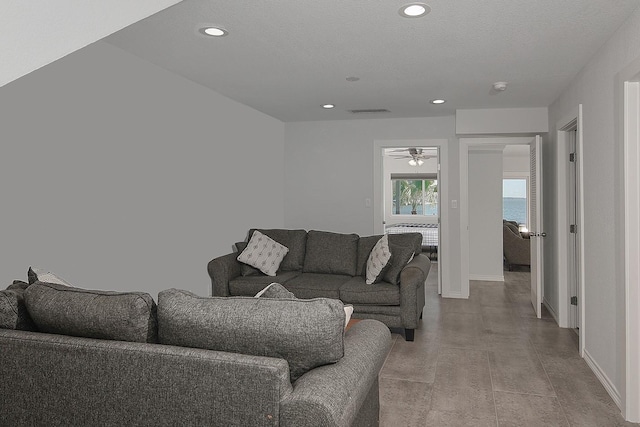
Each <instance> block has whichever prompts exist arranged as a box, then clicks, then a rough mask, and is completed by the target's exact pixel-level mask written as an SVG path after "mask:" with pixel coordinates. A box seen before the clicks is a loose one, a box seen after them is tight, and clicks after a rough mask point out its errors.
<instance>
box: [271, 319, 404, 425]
mask: <svg viewBox="0 0 640 427" xmlns="http://www.w3.org/2000/svg"><path fill="white" fill-rule="evenodd" d="M390 348H391V333H390V332H389V328H388V327H386V326H385V325H384V324H383V323H381V322H378V321H377V320H362V321H360V322H358V323H357V324H355V325H354V326H353V327H351V328H350V329H349V330H348V331H347V332H346V333H345V336H344V357H343V358H342V359H340V361H338V362H337V363H335V364H332V365H325V366H321V367H318V368H315V369H312V370H311V371H309V372H307V373H306V374H304V375H303V376H302V377H300V378H299V379H298V380H297V381H296V382H295V383H294V385H293V392H292V393H291V394H290V395H288V396H287V397H286V398H285V399H284V400H283V401H282V402H281V403H280V426H282V427H294V426H295V427H306V426H308V427H314V426H323V427H338V426H350V425H372V426H373V425H377V423H378V411H379V402H378V373H379V372H380V369H382V365H383V363H384V361H385V359H386V357H387V354H388V353H389V350H390ZM374 387H375V390H372V388H374Z"/></svg>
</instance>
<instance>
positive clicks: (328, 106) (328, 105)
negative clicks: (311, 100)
mask: <svg viewBox="0 0 640 427" xmlns="http://www.w3.org/2000/svg"><path fill="white" fill-rule="evenodd" d="M333 107H335V105H333V104H324V105H323V106H322V108H324V109H325V110H330V109H332V108H333Z"/></svg>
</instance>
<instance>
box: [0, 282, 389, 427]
mask: <svg viewBox="0 0 640 427" xmlns="http://www.w3.org/2000/svg"><path fill="white" fill-rule="evenodd" d="M25 307H26V309H25ZM27 317H32V319H31V318H27ZM0 326H1V327H2V328H1V329H0V378H1V379H2V380H1V381H0V425H11V426H32V425H50V426H56V425H57V426H68V425H86V426H96V425H100V426H122V425H153V426H163V425H166V426H169V425H207V426H225V427H226V426H290V427H304V426H309V427H312V426H335V427H338V426H377V425H378V412H379V402H378V372H379V370H380V369H381V367H382V364H383V362H384V359H385V357H386V355H387V353H388V351H389V348H390V343H391V338H390V333H389V330H388V328H387V327H386V326H385V325H383V324H382V323H380V322H376V321H363V322H359V323H358V324H356V325H354V326H353V327H352V328H350V329H349V330H348V331H346V332H344V326H345V317H344V309H343V306H342V303H340V302H339V301H335V300H329V299H315V300H307V301H294V300H282V299H269V298H203V297H198V296H196V295H193V294H191V293H189V292H186V291H180V290H176V289H170V290H167V291H162V292H160V294H159V296H158V304H157V306H156V304H155V302H154V301H153V299H152V298H151V297H150V296H149V295H148V294H144V293H134V292H132V293H113V292H101V291H87V290H80V289H77V288H69V287H65V286H59V285H53V284H47V283H40V282H35V283H34V284H32V285H30V286H28V287H27V286H25V287H24V289H12V290H9V291H0ZM20 328H23V329H24V328H27V329H39V331H28V330H21V329H20ZM72 335H74V336H72ZM159 343H162V344H159ZM318 345H320V346H323V348H320V347H318ZM222 348H226V351H223V350H221V349H222ZM240 350H242V351H240ZM265 352H266V353H269V352H281V353H282V357H275V356H273V355H272V356H264V355H260V354H265Z"/></svg>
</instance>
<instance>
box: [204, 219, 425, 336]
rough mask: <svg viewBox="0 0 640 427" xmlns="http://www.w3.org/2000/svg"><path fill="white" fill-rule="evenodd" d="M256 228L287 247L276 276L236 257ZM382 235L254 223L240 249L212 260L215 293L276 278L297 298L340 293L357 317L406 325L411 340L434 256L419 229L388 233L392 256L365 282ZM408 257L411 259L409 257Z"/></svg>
mask: <svg viewBox="0 0 640 427" xmlns="http://www.w3.org/2000/svg"><path fill="white" fill-rule="evenodd" d="M255 231H258V232H260V233H262V234H264V235H266V236H268V237H269V238H271V239H273V240H274V241H276V242H278V243H280V244H281V245H283V246H284V247H286V248H287V250H288V252H287V253H286V256H284V259H283V260H282V262H281V264H280V265H279V268H278V270H277V272H276V274H275V276H268V275H265V274H263V273H261V272H260V271H258V270H256V269H255V268H251V267H250V266H248V265H246V264H245V263H242V262H240V261H238V259H237V258H238V255H239V253H241V252H242V251H243V250H244V249H245V248H246V246H247V243H248V241H250V238H251V237H252V236H253V234H254V232H255ZM381 237H382V236H380V235H377V236H367V237H359V236H358V235H357V234H341V233H330V232H325V231H315V230H311V231H308V232H307V231H305V230H287V229H268V230H267V229H258V230H255V229H252V230H249V232H248V234H247V238H246V239H245V241H243V242H238V243H236V252H233V253H231V254H228V255H224V256H221V257H218V258H215V259H213V260H211V261H210V262H209V264H208V272H209V276H210V277H211V283H212V294H213V295H216V296H253V295H255V294H256V293H257V292H259V291H260V290H261V289H262V288H264V287H265V286H266V285H268V284H269V283H272V282H276V283H280V284H282V285H283V286H284V287H285V288H287V289H288V290H289V291H291V292H292V293H293V294H294V295H295V296H296V297H297V298H318V297H325V298H336V299H340V300H341V301H342V302H344V303H345V304H351V305H353V307H354V312H353V317H354V318H357V319H376V320H379V321H381V322H383V323H384V324H385V325H387V326H388V327H390V328H403V329H404V330H405V339H406V340H407V341H413V339H414V330H415V328H417V326H418V321H419V319H420V318H421V317H422V310H423V308H424V304H425V281H426V279H427V276H428V274H429V270H430V268H431V261H430V260H429V258H428V257H427V256H425V255H423V254H421V252H422V235H421V234H420V233H406V234H390V235H388V242H389V247H390V250H391V254H392V255H391V260H390V264H389V265H388V268H387V269H386V270H385V272H384V274H383V278H384V280H382V281H380V282H379V283H374V284H370V285H369V284H366V283H365V270H366V264H367V260H368V258H369V255H370V254H371V251H372V249H373V248H374V246H375V245H376V243H377V242H378V241H379V240H380V238H381ZM407 261H408V262H407Z"/></svg>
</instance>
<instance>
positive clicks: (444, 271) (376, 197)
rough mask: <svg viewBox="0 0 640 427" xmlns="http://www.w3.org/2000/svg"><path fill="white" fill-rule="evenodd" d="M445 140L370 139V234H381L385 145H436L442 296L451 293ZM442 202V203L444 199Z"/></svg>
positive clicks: (396, 146) (439, 260) (439, 268)
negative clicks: (383, 154) (371, 176)
mask: <svg viewBox="0 0 640 427" xmlns="http://www.w3.org/2000/svg"><path fill="white" fill-rule="evenodd" d="M448 145H449V140H448V139H393V140H374V141H373V234H383V233H384V174H383V164H382V153H383V150H384V149H385V148H406V147H437V148H438V155H439V161H440V171H439V172H438V173H439V175H438V177H439V181H438V193H439V194H438V196H439V198H440V204H439V205H438V215H439V220H440V225H439V227H438V231H439V233H440V236H439V241H438V280H439V283H438V289H439V290H440V291H441V293H442V296H443V297H448V296H449V294H450V293H451V280H450V277H451V276H450V265H451V257H450V251H451V249H450V246H451V245H450V244H449V218H450V215H449V205H448V203H446V201H447V200H449V172H448V171H449V167H448V164H449V163H448V162H449V160H448V159H449V158H448V156H447V147H448ZM443 201H445V202H443Z"/></svg>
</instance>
